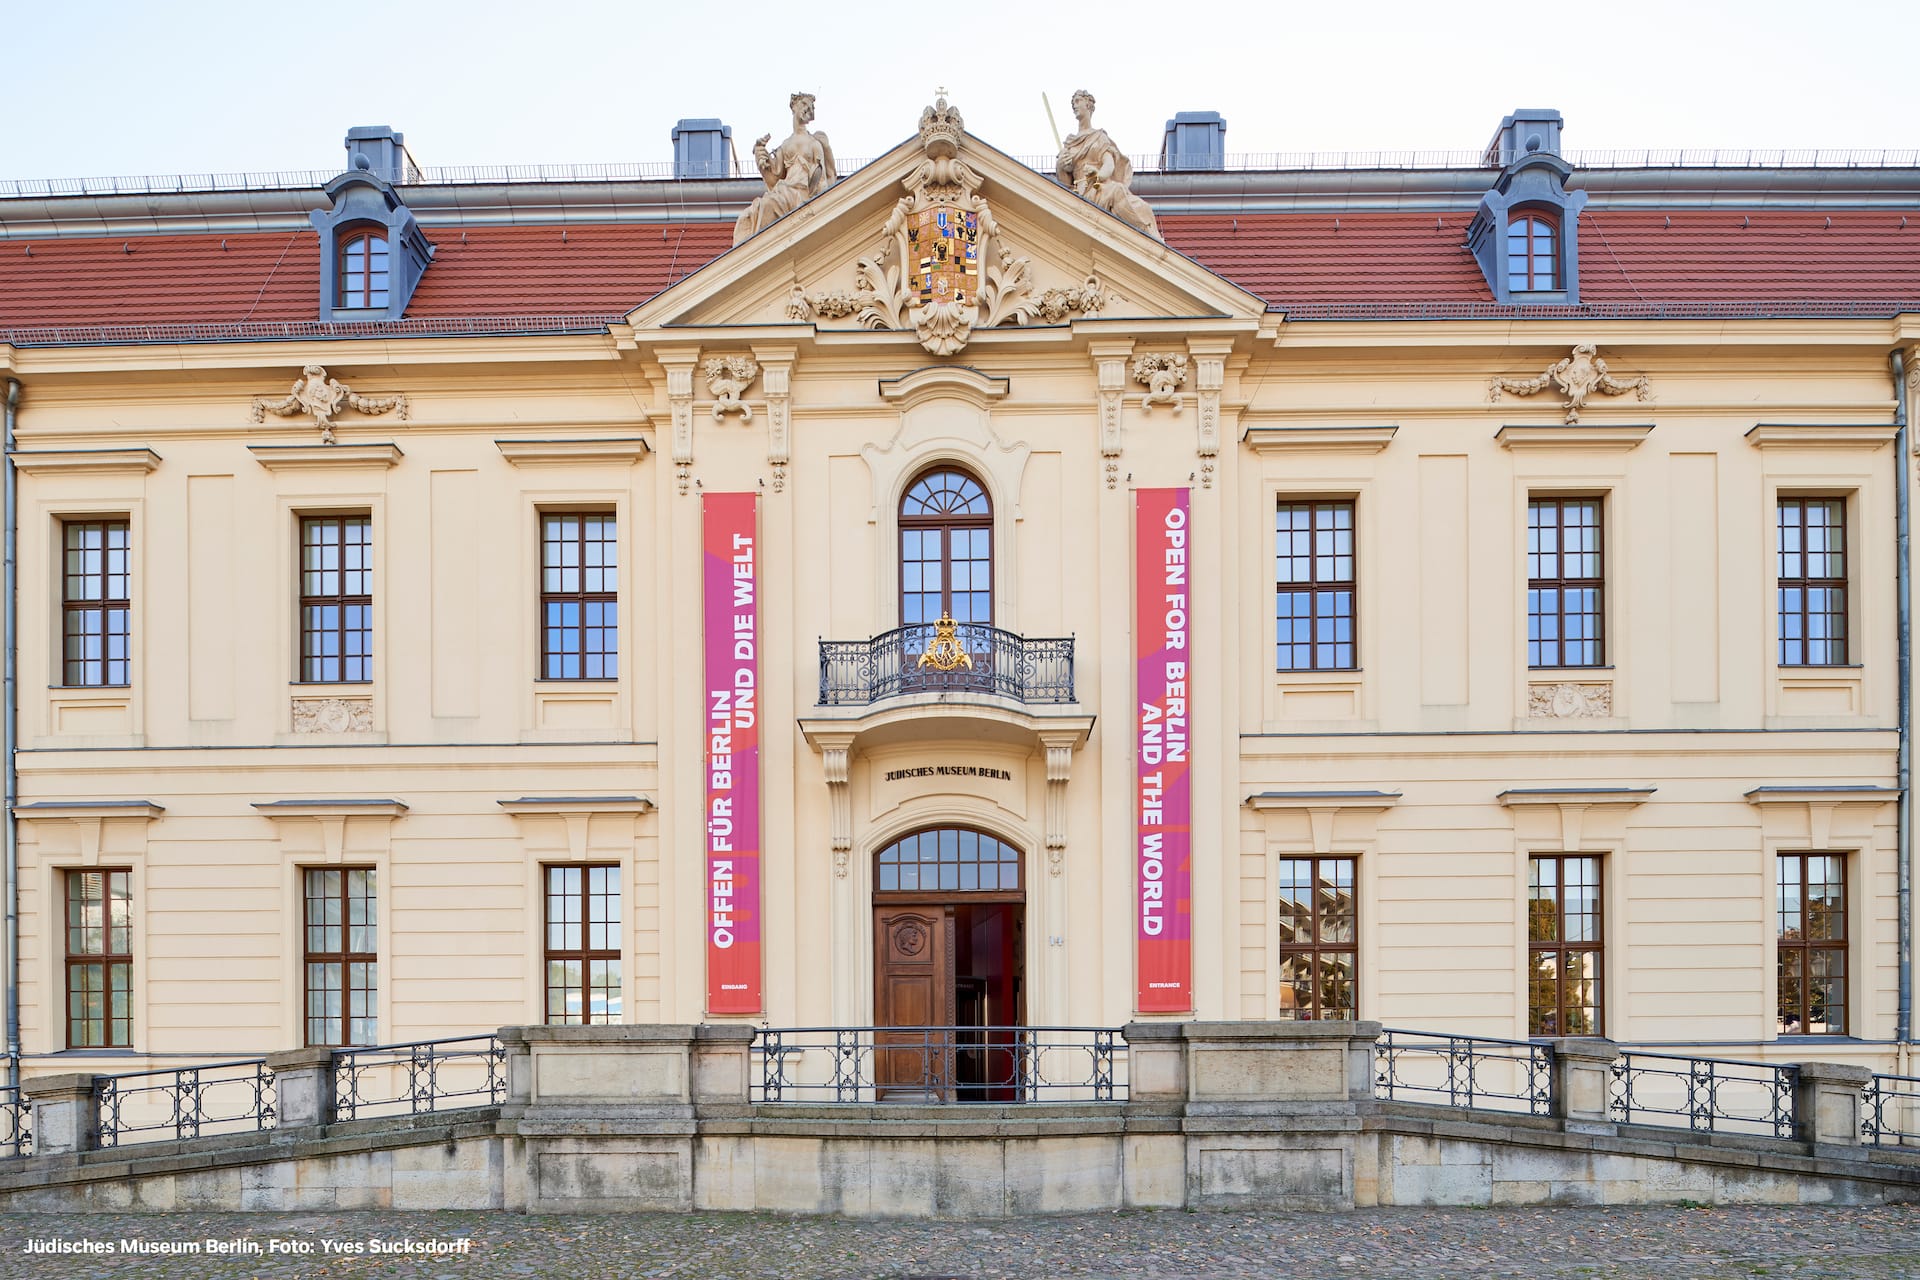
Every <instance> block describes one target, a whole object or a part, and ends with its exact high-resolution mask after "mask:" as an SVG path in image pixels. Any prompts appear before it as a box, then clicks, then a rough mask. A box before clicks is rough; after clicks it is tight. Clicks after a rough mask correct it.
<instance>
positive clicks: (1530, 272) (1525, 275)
mask: <svg viewBox="0 0 1920 1280" xmlns="http://www.w3.org/2000/svg"><path fill="white" fill-rule="evenodd" d="M1559 238H1560V224H1559V221H1558V220H1557V219H1555V218H1553V217H1551V216H1550V215H1548V214H1546V213H1543V212H1541V211H1540V210H1538V209H1523V210H1521V211H1519V212H1517V213H1515V214H1514V215H1513V217H1512V218H1511V219H1510V220H1509V221H1508V222H1507V288H1508V289H1509V290H1510V291H1512V292H1514V293H1537V292H1540V291H1542V290H1546V289H1558V288H1559V287H1560V270H1559V261H1560V255H1559V252H1558V250H1557V249H1556V247H1555V242H1556V241H1557V240H1558V239H1559Z"/></svg>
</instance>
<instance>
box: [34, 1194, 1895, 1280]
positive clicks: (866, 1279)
mask: <svg viewBox="0 0 1920 1280" xmlns="http://www.w3.org/2000/svg"><path fill="white" fill-rule="evenodd" d="M48 1240H65V1241H80V1240H94V1241H102V1242H107V1243H109V1244H110V1245H111V1247H112V1248H113V1249H114V1250H115V1252H113V1253H110V1254H106V1255H97V1254H96V1255H88V1254H55V1255H49V1254H45V1253H28V1252H26V1248H27V1245H28V1242H29V1241H35V1242H45V1241H48ZM123 1240H124V1241H136V1240H138V1241H146V1242H149V1243H153V1244H165V1243H172V1244H180V1243H185V1242H194V1243H199V1244H203V1245H204V1242H207V1241H220V1242H223V1243H228V1244H231V1243H232V1242H242V1243H243V1244H249V1245H257V1246H258V1247H259V1249H260V1250H261V1251H262V1252H258V1253H255V1252H244V1253H226V1254H217V1253H214V1252H212V1251H210V1250H208V1251H203V1252H195V1253H187V1254H181V1255H175V1256H167V1255H157V1256H156V1255H151V1254H131V1253H121V1252H119V1249H120V1246H121V1242H122V1241H123ZM409 1241H411V1242H414V1243H415V1244H430V1243H431V1242H436V1241H438V1242H445V1243H446V1244H450V1245H453V1246H454V1247H456V1248H458V1247H461V1246H460V1245H459V1243H458V1242H460V1241H467V1242H469V1243H468V1244H467V1245H466V1246H465V1248H466V1252H464V1253H451V1254H443V1255H437V1256H436V1255H432V1254H420V1253H415V1254H410V1255H409V1254H394V1253H375V1252H373V1247H374V1245H375V1244H376V1243H378V1244H381V1245H385V1246H388V1247H397V1246H401V1245H403V1244H404V1243H406V1242H409ZM276 1242H278V1244H279V1246H280V1251H271V1250H273V1248H274V1245H275V1243H276ZM329 1242H331V1243H332V1244H333V1245H334V1246H336V1248H335V1249H334V1250H328V1249H327V1247H326V1246H327V1244H328V1243H329ZM342 1246H344V1247H347V1248H358V1249H364V1250H367V1252H342V1251H341V1247H342ZM294 1248H302V1249H305V1250H307V1251H304V1252H297V1253H296V1252H290V1251H288V1250H290V1249H294ZM16 1276H59V1277H62V1278H63V1280H92V1278H93V1277H103V1276H140V1277H142V1278H143V1280H145V1278H147V1277H151V1278H152V1280H173V1278H175V1277H179V1278H181V1280H186V1278H189V1277H191V1278H192V1280H202V1278H203V1277H210V1278H217V1277H262V1278H264V1277H284V1276H323V1277H342V1278H343V1280H348V1278H351V1280H359V1278H361V1277H381V1276H396V1277H416V1278H422V1280H438V1278H439V1277H465V1276H508V1277H512V1276H536V1277H538V1276H565V1277H568V1278H569V1280H573V1278H575V1277H579V1278H582V1280H594V1278H597V1277H603V1276H604V1277H616V1276H618V1277H640V1276H684V1277H689V1278H698V1280H747V1278H749V1277H751V1278H753V1280H761V1278H765V1280H802V1278H807V1280H812V1278H816V1277H817V1278H818V1280H907V1278H909V1277H914V1278H931V1277H943V1278H944V1277H967V1278H977V1280H989V1278H991V1280H1007V1278H1009V1277H1034V1278H1036V1280H1037V1278H1041V1277H1055V1276H1062V1277H1064V1276H1074V1277H1115V1278H1118V1277H1123V1276H1124V1277H1127V1278H1128V1280H1162V1278H1167V1277H1205V1278H1206V1280H1228V1278H1230V1277H1242V1276H1287V1277H1346V1278H1349V1280H1351V1278H1354V1277H1374V1276H1388V1277H1392V1278H1393V1280H1416V1278H1417V1280H1428V1278H1434V1280H1438V1278H1440V1277H1448V1278H1451V1277H1469V1278H1470V1280H1504V1278H1506V1277H1554V1278H1555V1280H1562V1278H1564V1280H1601V1278H1606V1280H1616V1278H1617V1280H1706V1278H1707V1277H1713V1278H1715V1280H1721V1278H1733V1277H1738V1278H1740V1280H1746V1278H1747V1277H1753V1276H1773V1277H1792V1278H1793V1280H1826V1278H1827V1277H1850V1278H1851V1277H1872V1278H1873V1280H1881V1278H1882V1277H1895V1276H1898V1277H1920V1207H1906V1206H1890V1207H1876V1208H1859V1209H1848V1208H1729V1209H1706V1208H1650V1209H1595V1208H1567V1209H1496V1210H1474V1209H1376V1210H1362V1211H1359V1212H1355V1213H1344V1214H1303V1213H1180V1212H1173V1211H1160V1212H1151V1213H1104V1214H1081V1215H1076V1216H1072V1217H1058V1218H1027V1219H1020V1220H1016V1221H1010V1222H995V1223H974V1222H920V1221H915V1222H846V1221H839V1220H834V1219H825V1218H784V1217H776V1216H773V1215H769V1214H685V1215H659V1216H651V1215H648V1216H641V1215H630V1216H617V1217H572V1216H570V1217H527V1216H524V1215H520V1214H509V1213H302V1214H278V1213H273V1214H269V1213H254V1214H236V1213H225V1214H165V1215H133V1214H90V1215H86V1216H69V1215H52V1214H0V1277H4V1278H7V1280H11V1277H16Z"/></svg>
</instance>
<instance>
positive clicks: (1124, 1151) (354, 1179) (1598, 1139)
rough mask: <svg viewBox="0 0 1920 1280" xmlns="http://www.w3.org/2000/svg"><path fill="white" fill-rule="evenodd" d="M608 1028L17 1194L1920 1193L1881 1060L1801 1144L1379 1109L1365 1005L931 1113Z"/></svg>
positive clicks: (1150, 1200) (1088, 1202) (1021, 1203)
mask: <svg viewBox="0 0 1920 1280" xmlns="http://www.w3.org/2000/svg"><path fill="white" fill-rule="evenodd" d="M596 1031H601V1029H597V1028H596V1029H587V1028H580V1029H573V1028H568V1029H564V1030H562V1031H560V1032H559V1033H557V1034H556V1033H555V1031H554V1030H553V1029H525V1030H521V1029H508V1030H506V1031H503V1032H502V1034H501V1040H502V1043H503V1044H505V1045H506V1046H507V1049H508V1054H509V1085H508V1098H507V1101H506V1102H505V1103H504V1104H502V1105H499V1106H493V1107H479V1108H468V1109H465V1110H461V1111H454V1112H445V1113H441V1114H437V1115H435V1114H428V1115H421V1116H415V1117H410V1118H400V1119H384V1120H360V1121H353V1122H347V1123H331V1124H328V1123H318V1124H311V1123H309V1124H303V1125H300V1126H299V1127H297V1128H290V1129H282V1130H277V1131H269V1132H267V1133H264V1134H252V1135H229V1136H223V1137H216V1138H206V1139H198V1140H191V1141H178V1142H164V1143H147V1144H141V1145H137V1146H130V1147H125V1148H120V1149H115V1150H86V1149H84V1146H85V1145H87V1144H86V1143H84V1141H83V1142H82V1144H81V1145H82V1148H83V1149H79V1150H71V1149H70V1150H66V1151H63V1152H58V1153H51V1154H43V1155H39V1156H35V1157H31V1158H27V1159H23V1160H19V1161H16V1162H13V1163H11V1164H8V1165H6V1166H0V1209H4V1210H7V1211H47V1212H89V1211H96V1210H136V1211H139V1210H150V1211H154V1212H167V1211H209V1212H211V1211H230V1210H243V1211H244V1210H268V1211H287V1210H303V1209H362V1208H382V1209H384V1208H391V1209H424V1208H440V1209H502V1210H510V1211H519V1212H528V1213H554V1212H648V1211H654V1212H660V1211H665V1212H686V1211H689V1210H719V1211H751V1212H778V1213H792V1214H836V1215H844V1216H850V1217H917V1216H941V1217H964V1218H994V1217H1002V1216H1011V1215H1021V1214H1031V1213H1052V1212H1076V1211H1078V1212H1084V1211H1090V1210H1101V1209H1121V1208H1237V1207H1246V1208H1253V1207H1264V1208H1288V1209H1326V1210H1339V1209H1348V1208H1354V1207H1363V1206H1373V1205H1508V1204H1513V1205H1519V1204H1648V1203H1661V1202H1667V1203H1672V1202H1677V1201H1698V1202H1702V1203H1710V1204H1735V1203H1756V1202H1758V1203H1821V1204H1825V1203H1845V1204H1858V1203H1875V1202H1883V1201H1909V1200H1920V1152H1909V1151H1904V1150H1897V1149H1878V1148H1871V1147H1865V1146H1861V1145H1859V1144H1858V1143H1857V1142H1855V1143H1852V1144H1846V1143H1841V1142H1835V1141H1830V1140H1822V1139H1830V1138H1832V1137H1835V1136H1837V1135H1838V1133H1843V1132H1847V1131H1848V1130H1847V1128H1846V1126H1849V1125H1857V1123H1858V1113H1857V1111H1854V1110H1849V1109H1848V1107H1847V1105H1846V1101H1845V1100H1846V1099H1847V1098H1848V1097H1850V1096H1853V1097H1857V1081H1855V1079H1854V1077H1855V1076H1856V1075H1857V1074H1858V1073H1857V1071H1854V1070H1852V1069H1846V1068H1841V1069H1838V1070H1837V1071H1827V1070H1822V1069H1817V1067H1818V1064H1809V1066H1810V1067H1813V1068H1816V1069H1810V1070H1807V1071H1806V1072H1805V1074H1804V1076H1803V1078H1802V1080H1801V1089H1802V1092H1803V1095H1804V1097H1805V1099H1806V1101H1807V1103H1808V1105H1809V1107H1810V1108H1812V1109H1814V1110H1816V1111H1817V1112H1818V1114H1816V1115H1815V1116H1814V1117H1813V1123H1814V1124H1815V1125H1816V1126H1818V1128H1816V1131H1815V1133H1814V1136H1813V1138H1812V1139H1810V1140H1797V1139H1781V1138H1760V1137H1740V1136H1730V1135H1723V1134H1700V1133H1693V1132H1690V1131H1688V1130H1684V1129H1662V1128H1655V1127H1651V1126H1645V1125H1616V1124H1613V1123H1610V1122H1607V1121H1604V1120H1601V1119H1597V1118H1596V1117H1595V1115H1594V1114H1593V1113H1594V1111H1595V1106H1594V1098H1593V1097H1592V1096H1591V1095H1592V1089H1591V1087H1590V1086H1591V1082H1590V1081H1582V1080H1571V1081H1569V1082H1568V1083H1569V1084H1578V1085H1579V1087H1578V1088H1564V1089H1562V1090H1561V1091H1560V1092H1561V1093H1562V1094H1565V1095H1567V1096H1565V1097H1561V1098H1558V1099H1557V1100H1556V1110H1557V1111H1559V1112H1561V1114H1556V1115H1547V1116H1530V1115H1509V1114H1503V1113H1499V1112H1493V1111H1487V1110H1475V1109H1466V1108H1458V1109H1456V1108H1450V1107H1441V1106H1430V1105H1424V1104H1415V1103H1403V1102H1390V1101H1380V1100H1377V1099H1375V1098H1374V1097H1373V1096H1372V1087H1371V1084H1372V1081H1371V1070H1370V1067H1369V1065H1368V1064H1369V1062H1370V1054H1371V1046H1372V1044H1373V1039H1374V1036H1375V1034H1377V1031H1378V1028H1377V1027H1374V1026H1372V1025H1371V1024H1366V1023H1359V1024H1353V1023H1345V1024H1342V1023H1323V1024H1272V1025H1270V1026H1267V1027H1264V1028H1263V1027H1260V1026H1257V1025H1245V1024H1242V1025H1241V1026H1240V1027H1238V1028H1237V1029H1236V1030H1234V1031H1233V1032H1231V1033H1227V1032H1222V1031H1220V1029H1219V1028H1218V1027H1216V1026H1211V1025H1209V1024H1187V1025H1184V1026H1182V1025H1174V1026H1166V1027H1156V1028H1154V1029H1152V1030H1146V1029H1144V1028H1133V1029H1130V1035H1131V1033H1133V1032H1138V1033H1139V1034H1137V1035H1132V1036H1131V1039H1132V1043H1133V1047H1134V1048H1135V1050H1136V1052H1137V1053H1138V1054H1139V1057H1138V1060H1137V1061H1136V1062H1135V1063H1134V1064H1133V1067H1134V1077H1133V1078H1134V1081H1135V1089H1134V1096H1133V1098H1132V1099H1131V1100H1129V1101H1126V1102H1108V1103H1089V1104H1072V1103H1062V1104H983V1105H918V1106H882V1105H846V1106H834V1105H792V1104H752V1103H749V1102H748V1101H747V1100H746V1093H747V1090H746V1084H747V1081H748V1079H749V1075H748V1072H747V1070H746V1068H747V1067H748V1066H749V1065H750V1057H749V1049H750V1039H749V1037H748V1036H747V1035H746V1034H745V1033H744V1032H742V1031H740V1030H739V1029H730V1028H695V1027H690V1026H689V1027H649V1028H632V1027H626V1028H622V1027H615V1028H608V1029H605V1030H604V1032H602V1033H601V1034H594V1032H596ZM1570 1048H1573V1050H1574V1051H1573V1052H1572V1053H1570V1054H1569V1056H1568V1060H1569V1061H1570V1062H1571V1063H1572V1066H1571V1067H1570V1068H1569V1069H1570V1070H1573V1071H1576V1072H1578V1071H1590V1070H1591V1069H1592V1064H1593V1063H1594V1062H1596V1061H1602V1060H1604V1057H1605V1055H1604V1052H1603V1050H1602V1047H1601V1045H1600V1043H1598V1042H1592V1041H1587V1042H1581V1044H1580V1045H1579V1046H1577V1047H1571V1046H1570ZM676 1055H677V1056H676ZM295 1067H296V1064H294V1063H292V1062H289V1069H290V1070H291V1069H295ZM297 1069H299V1070H302V1071H324V1069H325V1067H324V1064H323V1063H318V1062H305V1061H302V1062H301V1063H299V1064H297ZM47 1083H48V1085H50V1086H51V1088H50V1090H43V1092H42V1094H40V1095H38V1096H39V1097H40V1098H42V1099H45V1100H49V1101H46V1102H45V1104H44V1105H45V1110H46V1113H47V1114H46V1122H51V1123H52V1129H50V1130H49V1132H53V1131H59V1132H63V1133H66V1132H71V1133H74V1134H81V1133H82V1132H83V1130H84V1124H83V1123H77V1122H76V1118H78V1119H79V1120H84V1118H85V1116H86V1114H87V1113H86V1107H87V1106H88V1105H89V1099H90V1097H91V1095H90V1093H89V1091H88V1089H86V1088H85V1087H83V1082H81V1081H78V1080H76V1079H75V1078H74V1077H71V1076H67V1077H58V1078H52V1079H50V1080H49V1081H48V1082H47ZM1850 1087H1852V1088H1854V1089H1855V1090H1856V1092H1854V1093H1852V1094H1850V1093H1849V1092H1848V1089H1849V1088H1850ZM28 1092H29V1093H30V1094H31V1093H33V1082H29V1084H28ZM62 1107H65V1108H72V1109H73V1111H72V1114H71V1115H69V1114H67V1113H65V1112H62V1111H60V1110H58V1108H62ZM1602 1113H1603V1112H1602ZM36 1118H37V1119H38V1118H39V1113H38V1112H37V1113H36Z"/></svg>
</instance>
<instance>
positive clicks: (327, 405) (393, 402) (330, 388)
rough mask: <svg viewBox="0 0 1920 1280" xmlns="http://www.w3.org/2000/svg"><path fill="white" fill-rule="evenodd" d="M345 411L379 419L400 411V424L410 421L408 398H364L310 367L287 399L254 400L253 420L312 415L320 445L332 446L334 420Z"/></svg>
mask: <svg viewBox="0 0 1920 1280" xmlns="http://www.w3.org/2000/svg"><path fill="white" fill-rule="evenodd" d="M342 409H357V410H359V411H360V412H361V413H364V414H368V415H370V416H378V415H380V414H383V413H386V412H388V411H389V410H398V414H397V415H396V416H398V417H399V418H400V420H401V421H403V422H404V421H406V417H407V397H406V396H405V395H404V394H402V395H392V396H363V395H358V394H356V393H355V392H354V390H353V389H352V388H351V387H349V386H347V385H346V384H345V383H343V382H341V381H340V380H339V379H338V378H329V377H328V376H327V371H326V369H324V368H323V367H321V366H320V365H317V364H310V365H308V366H306V368H304V369H302V370H301V371H300V376H299V377H298V378H296V379H294V383H293V389H292V391H291V392H289V393H288V395H287V396H286V398H285V399H282V400H269V399H267V398H266V397H265V396H255V397H254V399H253V420H254V421H255V422H265V421H266V420H267V415H268V414H270V413H271V414H274V415H276V416H278V417H282V418H290V417H292V416H293V415H294V414H297V413H310V414H312V415H313V421H314V425H316V426H318V427H319V428H320V443H321V444H332V443H333V426H334V423H333V418H334V415H335V414H337V413H339V412H340V411H341V410H342Z"/></svg>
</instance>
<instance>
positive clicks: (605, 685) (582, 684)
mask: <svg viewBox="0 0 1920 1280" xmlns="http://www.w3.org/2000/svg"><path fill="white" fill-rule="evenodd" d="M533 683H534V687H535V688H538V689H540V690H542V691H552V692H555V693H558V692H561V691H563V690H566V689H583V690H588V691H598V692H607V693H611V692H613V691H614V690H615V689H618V688H619V687H620V678H619V677H618V676H615V677H614V678H613V679H611V680H608V679H603V678H601V677H598V676H594V677H591V678H587V679H580V680H569V679H566V678H564V677H559V676H543V677H540V678H538V679H536V680H534V682H533Z"/></svg>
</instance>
